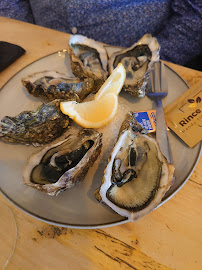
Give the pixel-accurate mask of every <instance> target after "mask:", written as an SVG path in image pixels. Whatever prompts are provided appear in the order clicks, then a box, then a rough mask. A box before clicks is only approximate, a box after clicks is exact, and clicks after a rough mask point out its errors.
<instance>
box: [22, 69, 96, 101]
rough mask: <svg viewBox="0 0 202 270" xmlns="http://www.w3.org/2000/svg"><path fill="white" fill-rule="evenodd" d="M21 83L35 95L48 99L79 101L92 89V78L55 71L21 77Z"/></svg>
mask: <svg viewBox="0 0 202 270" xmlns="http://www.w3.org/2000/svg"><path fill="white" fill-rule="evenodd" d="M22 84H23V85H24V86H25V88H26V89H27V91H28V92H29V93H30V94H31V95H33V96H35V97H42V98H45V99H46V100H49V101H52V100H54V99H65V100H75V101H77V102H80V101H82V100H83V99H84V98H85V97H86V96H87V95H88V94H90V93H91V91H92V90H93V86H94V80H93V79H92V78H84V79H83V80H81V79H79V78H72V77H67V76H66V75H64V74H61V73H59V72H57V71H43V72H37V73H34V74H32V75H29V76H27V77H25V78H23V79H22Z"/></svg>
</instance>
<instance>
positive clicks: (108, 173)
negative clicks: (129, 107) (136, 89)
mask: <svg viewBox="0 0 202 270" xmlns="http://www.w3.org/2000/svg"><path fill="white" fill-rule="evenodd" d="M146 133H147V132H146V130H145V129H143V128H142V126H141V125H139V124H138V123H137V121H136V119H135V116H134V113H132V112H131V113H129V114H128V115H127V117H126V119H125V121H124V122H123V124H122V127H121V130H120V133H119V137H118V140H117V142H116V144H115V146H114V148H113V150H112V153H111V155H110V158H109V160H108V165H107V167H106V169H105V172H104V177H103V180H102V185H101V187H100V189H98V190H97V191H96V193H95V196H96V198H97V199H98V200H101V201H102V202H104V203H105V204H107V205H108V206H109V207H111V208H112V209H113V210H114V211H116V212H117V213H118V214H120V215H122V216H126V217H128V218H129V220H130V221H135V220H137V219H139V218H141V217H143V216H144V215H146V214H147V213H149V212H151V211H152V210H153V209H154V208H155V207H157V206H158V204H159V203H160V202H161V200H162V198H163V196H164V194H165V193H166V191H167V190H168V189H169V188H170V186H171V179H172V175H173V172H174V166H173V165H171V164H169V163H168V162H167V160H166V158H165V157H164V156H163V155H162V153H161V151H160V149H159V146H158V144H157V142H156V140H155V139H154V138H152V137H150V136H148V135H147V134H146Z"/></svg>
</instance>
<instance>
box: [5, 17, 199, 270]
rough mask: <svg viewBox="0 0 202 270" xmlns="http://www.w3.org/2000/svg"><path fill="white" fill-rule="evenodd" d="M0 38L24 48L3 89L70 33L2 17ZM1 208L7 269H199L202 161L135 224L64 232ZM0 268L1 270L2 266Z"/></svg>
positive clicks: (188, 75)
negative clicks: (9, 222)
mask: <svg viewBox="0 0 202 270" xmlns="http://www.w3.org/2000/svg"><path fill="white" fill-rule="evenodd" d="M0 37H1V40H2V41H7V42H10V43H15V44H18V45H20V46H21V47H23V48H24V49H25V50H26V54H25V55H23V56H22V57H21V58H19V59H18V60H17V61H16V62H15V63H13V64H12V65H11V66H10V67H9V68H7V69H5V70H4V71H3V72H1V73H0V87H2V86H3V85H4V84H5V83H6V82H7V81H8V80H9V79H10V78H11V77H12V76H13V75H14V74H15V73H16V72H18V71H19V70H21V69H22V68H23V67H25V66H27V65H28V64H29V63H32V62H33V61H35V60H37V59H39V58H41V57H43V56H45V55H48V54H50V53H53V52H56V51H58V50H62V49H64V48H65V47H66V45H67V40H68V37H69V35H68V34H66V33H61V32H58V31H54V30H50V29H46V28H43V27H39V26H34V25H31V24H28V23H23V22H20V21H15V20H11V19H7V18H3V17H0ZM167 64H168V65H169V66H170V67H171V68H173V69H174V70H175V71H176V72H178V74H179V75H180V76H181V77H182V78H183V79H184V80H185V81H186V82H187V83H188V84H189V85H190V86H192V85H194V84H195V83H196V82H198V81H199V80H201V81H202V73H201V72H199V71H196V70H191V69H188V68H185V67H182V66H178V65H175V64H171V63H167ZM0 204H1V205H2V206H3V205H7V206H8V207H9V208H10V209H11V210H12V213H13V214H14V217H15V220H16V224H17V228H18V236H17V242H16V247H15V250H14V253H13V256H12V258H11V260H10V261H9V263H8V265H7V267H6V269H7V270H11V269H13V270H27V269H28V270H38V269H39V270H60V269H61V270H63V269H68V270H87V269H88V270H102V269H106V270H108V269H109V270H114V269H118V270H119V269H122V270H125V269H129V270H130V269H131V270H132V269H182V270H185V269H189V270H194V269H202V251H201V250H202V213H201V205H202V159H200V161H199V163H198V165H197V167H196V169H195V171H194V172H193V174H192V175H191V177H190V179H189V180H188V182H187V183H186V184H185V185H184V186H183V188H182V189H181V190H180V191H179V192H178V193H177V194H176V195H175V196H174V197H172V198H171V199H170V200H169V201H168V202H167V203H165V204H164V205H163V206H161V207H160V208H158V209H156V210H155V211H154V212H152V213H150V214H149V215H147V216H145V217H144V218H142V219H141V220H139V221H138V222H136V223H131V222H130V223H126V224H124V225H119V226H114V227H108V228H104V229H94V230H89V229H88V230H78V229H68V228H62V227H56V226H52V225H48V224H46V223H43V222H41V221H39V220H37V219H34V218H32V217H30V216H28V215H27V214H25V213H23V212H21V211H20V210H18V209H17V208H16V207H14V206H13V205H11V204H10V203H9V202H8V201H7V200H6V199H4V197H3V196H2V195H0ZM0 209H1V207H0ZM2 219H3V218H2ZM2 219H0V239H1V240H0V243H1V244H0V261H1V262H3V261H4V262H5V261H6V259H7V257H8V249H9V248H10V249H11V247H12V245H11V243H10V242H9V241H8V239H9V237H7V236H9V235H10V234H11V231H9V228H10V226H6V220H2ZM0 267H2V269H4V268H3V267H4V266H3V264H0Z"/></svg>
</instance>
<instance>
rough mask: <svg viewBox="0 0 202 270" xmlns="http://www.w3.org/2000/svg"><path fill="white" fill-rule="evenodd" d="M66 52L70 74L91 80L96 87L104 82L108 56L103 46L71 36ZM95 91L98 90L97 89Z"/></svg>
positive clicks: (85, 38)
mask: <svg viewBox="0 0 202 270" xmlns="http://www.w3.org/2000/svg"><path fill="white" fill-rule="evenodd" d="M67 51H68V53H69V56H70V61H71V68H72V72H73V74H74V75H75V76H76V77H80V78H81V77H83V76H86V77H90V78H93V79H94V81H95V83H96V85H97V86H100V85H101V84H102V83H103V82H104V81H105V80H106V78H107V76H108V71H107V65H108V56H107V52H106V50H105V48H104V46H102V45H101V44H100V43H98V42H96V41H94V40H93V39H89V38H87V37H85V36H82V35H72V36H70V39H69V44H68V48H67ZM96 89H97V90H98V87H97V88H96Z"/></svg>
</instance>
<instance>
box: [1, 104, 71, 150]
mask: <svg viewBox="0 0 202 270" xmlns="http://www.w3.org/2000/svg"><path fill="white" fill-rule="evenodd" d="M60 101H61V100H59V99H56V100H54V101H51V102H49V103H46V104H42V105H40V106H39V107H38V108H37V109H36V110H34V111H24V112H21V113H20V114H18V115H17V116H16V117H11V116H5V117H4V118H3V119H2V120H1V122H0V140H2V141H5V142H10V143H24V144H33V145H35V144H44V143H48V142H51V141H53V140H54V139H56V138H58V137H59V136H61V134H62V133H64V131H65V130H66V128H67V127H68V125H69V117H68V116H67V115H64V114H63V113H62V112H61V111H60Z"/></svg>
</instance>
